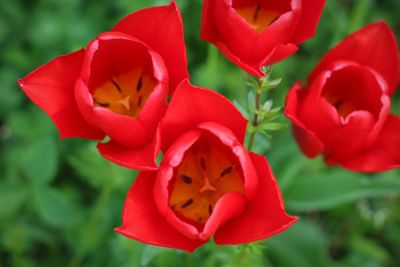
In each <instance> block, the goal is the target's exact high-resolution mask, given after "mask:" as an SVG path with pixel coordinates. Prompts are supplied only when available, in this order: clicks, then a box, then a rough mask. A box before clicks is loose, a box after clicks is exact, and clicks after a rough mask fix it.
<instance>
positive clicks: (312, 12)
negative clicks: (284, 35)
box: [292, 0, 326, 44]
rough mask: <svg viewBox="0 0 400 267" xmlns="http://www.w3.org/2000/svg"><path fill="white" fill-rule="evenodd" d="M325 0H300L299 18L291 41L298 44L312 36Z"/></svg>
mask: <svg viewBox="0 0 400 267" xmlns="http://www.w3.org/2000/svg"><path fill="white" fill-rule="evenodd" d="M325 3H326V0H302V5H301V15H300V20H299V22H298V23H297V30H296V31H295V33H294V36H293V37H292V38H293V40H292V41H293V43H295V44H300V43H302V42H304V41H305V40H306V39H308V38H311V37H313V36H314V34H315V31H316V30H317V26H318V22H319V19H320V18H321V15H322V11H323V10H324V6H325Z"/></svg>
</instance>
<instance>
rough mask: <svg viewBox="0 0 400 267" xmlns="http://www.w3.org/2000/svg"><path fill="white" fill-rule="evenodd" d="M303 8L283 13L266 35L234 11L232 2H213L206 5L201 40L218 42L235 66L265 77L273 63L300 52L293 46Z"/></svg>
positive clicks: (216, 43)
mask: <svg viewBox="0 0 400 267" xmlns="http://www.w3.org/2000/svg"><path fill="white" fill-rule="evenodd" d="M298 9H299V7H297V6H295V7H294V8H293V10H289V11H287V12H285V13H284V14H282V15H281V16H280V17H279V19H277V20H276V21H275V22H274V23H272V24H271V25H270V26H269V27H267V28H266V29H265V30H264V31H262V32H260V33H259V32H257V31H256V30H255V29H254V28H253V27H252V26H251V25H249V24H248V22H246V20H244V19H243V18H242V17H241V16H240V15H239V14H237V12H236V11H235V10H234V9H233V8H232V3H231V1H228V0H222V1H210V0H206V1H204V4H203V17H202V29H201V37H202V39H203V40H205V41H208V42H212V43H214V44H215V45H216V46H217V47H218V48H219V49H220V50H221V52H222V53H224V54H225V56H226V57H227V58H229V59H230V60H231V61H232V62H233V63H235V64H236V65H238V66H239V67H240V68H242V69H244V70H245V71H247V72H249V73H251V74H253V75H255V76H258V77H262V76H263V73H262V72H261V70H260V68H261V67H262V66H263V65H266V64H273V63H275V62H277V61H279V60H282V59H284V58H286V57H288V56H290V55H292V54H293V53H294V52H296V51H297V47H296V46H295V45H294V44H291V43H290V36H291V35H292V32H293V29H294V28H295V27H294V26H295V25H296V23H297V18H298V16H299V15H298V12H299V10H298Z"/></svg>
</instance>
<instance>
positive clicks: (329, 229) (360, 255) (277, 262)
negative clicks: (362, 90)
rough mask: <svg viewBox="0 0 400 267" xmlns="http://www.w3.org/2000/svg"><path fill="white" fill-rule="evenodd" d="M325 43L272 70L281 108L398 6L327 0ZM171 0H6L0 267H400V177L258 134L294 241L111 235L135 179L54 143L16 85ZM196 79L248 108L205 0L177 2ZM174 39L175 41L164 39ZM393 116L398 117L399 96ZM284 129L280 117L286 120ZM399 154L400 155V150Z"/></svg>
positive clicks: (91, 150)
mask: <svg viewBox="0 0 400 267" xmlns="http://www.w3.org/2000/svg"><path fill="white" fill-rule="evenodd" d="M327 2H328V3H327V6H326V8H325V12H324V14H323V17H322V19H321V23H320V26H319V29H318V34H317V37H316V38H315V39H313V40H310V41H308V42H307V43H306V44H304V45H303V46H302V47H301V50H300V51H299V53H297V54H296V55H294V56H293V57H291V58H289V59H287V60H285V61H284V62H282V63H279V64H278V65H276V66H274V68H273V73H272V76H273V77H274V78H279V77H281V78H283V82H282V84H281V86H280V87H279V89H277V90H275V91H274V94H273V98H274V101H275V103H276V104H277V105H283V101H284V98H285V94H286V92H287V91H288V89H289V88H290V86H291V85H292V84H293V83H294V82H295V81H296V80H299V79H302V80H305V78H306V76H307V74H308V73H309V72H310V71H311V69H312V68H313V66H314V65H315V64H316V63H317V62H318V59H319V58H320V57H321V56H322V55H323V54H324V53H325V52H326V51H327V49H328V48H329V47H332V45H334V44H335V43H337V42H338V41H339V40H340V39H342V38H343V37H344V36H346V35H347V34H349V33H350V32H352V31H354V30H356V29H358V28H360V27H361V26H363V25H365V24H367V23H369V22H372V21H377V20H380V19H385V20H387V21H388V23H389V24H390V25H391V26H392V28H393V29H394V31H395V33H396V35H397V37H398V38H399V37H400V33H399V30H400V20H399V14H400V2H399V1H398V0H328V1H327ZM166 3H168V0H114V1H107V0H88V1H80V0H26V1H23V0H1V1H0V82H1V86H0V88H1V89H0V266H16V267H29V266H69V267H76V266H89V267H92V266H93V267H94V266H96V267H98V266H122V267H125V266H126V267H128V266H130V267H132V266H162V267H168V266H171V267H172V266H173V267H175V266H210V267H212V266H233V267H235V266H238V267H239V266H254V267H258V266H266V267H269V266H271V267H272V266H275V267H325V266H327V267H339V266H342V267H343V266H345V267H347V266H349V267H353V266H354V267H379V266H388V267H389V266H390V267H397V266H400V199H399V196H400V175H399V174H400V171H399V170H396V171H392V172H387V173H382V174H373V175H372V174H371V175H364V174H356V173H351V172H348V171H344V170H341V169H339V168H328V167H326V166H325V165H324V164H323V162H322V160H321V159H320V158H319V159H316V160H313V161H310V160H308V159H306V158H305V157H304V156H303V155H302V154H301V153H300V152H299V150H298V148H297V146H296V144H295V142H294V140H293V139H292V137H291V135H290V131H289V129H287V130H285V131H281V132H277V133H275V134H274V135H273V138H272V141H268V140H266V139H265V138H264V137H259V138H258V139H257V140H256V141H257V142H256V146H255V147H256V149H257V151H258V152H260V153H265V154H266V155H267V156H268V158H269V160H270V162H271V164H272V167H273V170H274V172H275V175H276V177H277V179H278V181H279V184H280V186H281V189H282V192H283V195H284V199H285V203H286V206H287V210H288V211H289V212H290V213H291V214H295V215H298V216H300V217H301V220H300V221H299V222H298V223H297V224H296V225H295V226H293V227H292V228H291V229H290V230H289V231H287V232H285V233H283V234H281V235H278V236H276V237H274V238H271V239H268V240H265V241H262V242H258V243H255V244H250V245H244V246H236V247H232V246H231V247H220V246H216V245H214V244H213V243H212V242H210V243H209V244H208V245H206V246H204V247H202V248H200V249H199V250H197V251H196V252H195V253H193V254H188V253H184V252H180V251H175V250H169V249H164V248H157V247H152V246H147V245H143V244H141V243H138V242H136V241H133V240H130V239H127V238H125V237H123V236H120V235H118V234H116V233H115V232H114V231H113V228H114V227H117V226H119V225H120V223H121V219H120V216H121V210H122V207H123V202H124V198H125V194H126V193H127V191H128V189H129V187H130V185H131V184H132V182H133V181H134V178H135V176H136V172H134V171H130V170H127V169H123V168H121V167H118V166H115V165H113V164H111V163H110V162H107V161H106V160H104V159H102V158H101V157H100V156H99V155H98V154H97V151H96V149H95V142H90V141H86V140H78V139H71V140H63V141H60V140H59V139H58V133H57V130H56V128H55V127H54V126H53V124H52V123H51V121H50V119H49V118H48V117H47V116H46V115H45V114H44V113H43V112H42V111H41V110H40V109H39V108H38V107H36V106H34V105H33V104H32V103H30V102H29V101H28V100H27V98H26V97H25V96H24V95H23V93H22V91H21V90H20V89H19V88H18V87H17V85H16V79H17V78H20V77H22V76H25V75H26V74H27V73H28V72H30V71H31V70H33V69H34V68H36V67H38V66H39V65H41V64H43V63H45V62H47V61H48V60H50V59H52V58H53V57H55V56H57V55H61V54H65V53H68V52H71V51H73V50H76V49H79V48H81V47H84V46H85V45H86V44H87V43H88V42H89V41H90V40H91V39H92V38H94V37H95V36H96V34H98V33H100V32H103V31H107V30H108V29H110V28H111V27H112V26H113V25H114V24H115V23H116V22H117V21H118V20H120V19H121V18H122V17H123V16H125V15H127V14H129V13H130V12H133V11H135V10H138V9H140V8H143V7H148V6H152V5H160V4H166ZM178 4H179V6H180V7H181V9H182V12H183V18H184V22H185V32H186V41H187V47H188V57H189V61H190V71H191V73H192V82H193V83H194V84H196V85H201V86H207V87H210V88H213V89H215V90H218V91H219V92H222V93H224V94H225V95H227V96H228V97H229V98H230V99H231V100H237V101H238V102H240V103H242V105H244V103H245V102H246V100H245V99H246V85H245V82H244V80H245V79H244V77H245V75H244V74H243V73H242V72H241V71H240V70H238V69H237V68H236V67H235V66H233V65H232V64H231V63H229V62H228V61H227V60H226V59H224V58H223V56H222V55H221V54H219V53H218V51H217V50H216V49H215V48H213V47H212V46H210V45H208V44H206V43H204V42H202V41H200V39H199V25H200V15H201V1H200V0H178ZM166 41H167V40H166ZM393 101H394V103H395V105H394V108H393V111H394V112H396V111H397V113H399V111H400V106H399V104H400V101H399V94H397V95H396V96H394V98H393ZM283 120H284V119H283V118H282V121H283ZM399 153H400V152H399Z"/></svg>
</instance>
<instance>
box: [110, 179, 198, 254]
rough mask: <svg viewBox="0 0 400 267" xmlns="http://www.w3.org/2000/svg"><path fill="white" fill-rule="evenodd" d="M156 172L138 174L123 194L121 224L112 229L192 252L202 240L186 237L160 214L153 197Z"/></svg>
mask: <svg viewBox="0 0 400 267" xmlns="http://www.w3.org/2000/svg"><path fill="white" fill-rule="evenodd" d="M155 174H156V173H155V172H141V173H140V174H139V175H138V177H137V178H136V181H135V183H134V184H133V185H132V187H131V189H130V190H129V193H128V196H127V198H126V202H125V207H124V212H123V215H122V220H123V223H122V226H121V227H119V228H117V229H115V230H116V231H117V232H118V233H120V234H122V235H124V236H127V237H129V238H132V239H135V240H138V241H140V242H144V243H147V244H151V245H156V246H162V247H169V248H175V249H182V250H186V251H188V252H192V251H194V250H195V249H196V248H197V247H199V246H201V245H202V244H204V242H202V241H198V240H191V239H189V238H187V237H185V236H184V235H182V234H181V233H179V232H178V231H177V230H175V229H174V228H173V227H171V226H170V225H169V224H168V223H167V222H166V220H165V218H164V217H162V216H161V215H160V213H159V212H158V209H157V207H156V205H155V203H154V199H153V187H154V182H155V179H156V178H155Z"/></svg>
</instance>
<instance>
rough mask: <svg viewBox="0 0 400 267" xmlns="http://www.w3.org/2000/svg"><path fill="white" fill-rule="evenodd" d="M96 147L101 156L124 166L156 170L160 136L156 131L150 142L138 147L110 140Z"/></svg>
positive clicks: (134, 168)
mask: <svg viewBox="0 0 400 267" xmlns="http://www.w3.org/2000/svg"><path fill="white" fill-rule="evenodd" d="M157 132H159V131H157ZM97 149H98V150H99V153H100V154H101V155H102V156H103V157H105V158H106V159H108V160H110V161H112V162H114V163H115V164H118V165H120V166H123V167H125V168H129V169H133V170H141V171H149V170H156V169H157V168H158V165H157V163H156V158H157V155H158V153H159V152H160V136H159V133H158V134H157V135H156V136H155V137H154V140H153V141H152V142H151V143H150V144H148V145H145V146H142V147H138V148H129V147H125V146H121V145H119V144H118V143H116V142H114V141H112V140H111V141H109V142H108V143H105V144H103V143H99V144H98V145H97Z"/></svg>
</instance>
